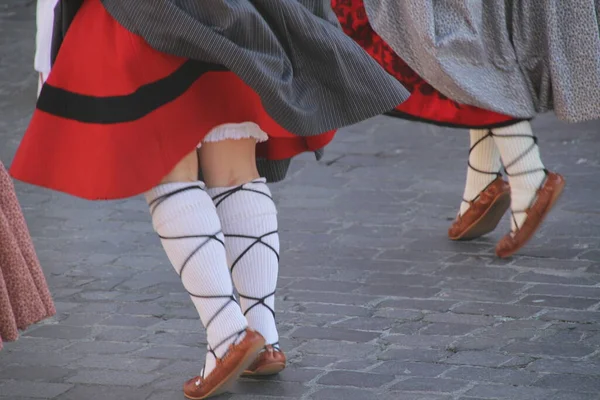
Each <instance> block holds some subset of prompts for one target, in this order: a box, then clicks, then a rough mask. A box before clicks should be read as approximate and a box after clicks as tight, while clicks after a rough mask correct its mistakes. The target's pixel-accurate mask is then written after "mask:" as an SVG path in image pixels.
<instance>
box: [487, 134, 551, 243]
mask: <svg viewBox="0 0 600 400" xmlns="http://www.w3.org/2000/svg"><path fill="white" fill-rule="evenodd" d="M490 133H491V135H492V136H493V137H495V138H507V139H511V138H513V139H514V138H531V140H532V143H531V146H529V147H528V148H527V150H525V151H524V152H523V153H521V154H519V156H518V157H517V158H515V159H514V160H512V161H511V162H509V163H506V164H505V165H504V173H505V174H506V175H507V176H508V177H509V178H510V177H511V176H512V177H515V176H523V175H528V174H533V173H536V172H544V174H545V175H546V176H548V173H549V171H548V170H547V169H546V168H534V169H530V170H527V171H521V172H517V173H510V172H508V169H509V168H510V167H512V166H514V165H515V164H516V163H518V162H519V161H521V160H522V159H523V158H525V157H526V156H527V155H528V154H529V153H531V152H532V151H533V150H534V149H535V148H536V146H537V144H538V138H537V136H535V135H527V134H520V133H514V134H509V135H495V134H493V133H492V132H491V131H490ZM544 181H545V180H544ZM544 181H542V185H543V184H544ZM540 187H541V186H540ZM538 189H539V188H538ZM536 197H537V195H536V196H534V197H533V198H532V199H531V201H530V202H529V205H528V206H527V207H526V208H525V209H522V210H513V209H512V208H511V210H510V214H511V218H512V220H513V222H514V224H515V227H516V229H517V231H518V230H519V229H520V227H519V224H518V223H517V219H516V218H515V214H524V213H526V212H527V210H528V209H529V208H530V207H531V205H532V204H533V203H534V202H535V199H536Z"/></svg>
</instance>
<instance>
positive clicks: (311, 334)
mask: <svg viewBox="0 0 600 400" xmlns="http://www.w3.org/2000/svg"><path fill="white" fill-rule="evenodd" d="M379 336H380V334H379V333H377V332H365V331H356V330H350V329H341V328H318V327H301V328H298V329H296V330H295V331H294V332H292V333H291V335H290V337H293V338H299V339H328V340H343V341H349V342H357V343H364V342H370V341H371V340H373V339H375V338H378V337H379Z"/></svg>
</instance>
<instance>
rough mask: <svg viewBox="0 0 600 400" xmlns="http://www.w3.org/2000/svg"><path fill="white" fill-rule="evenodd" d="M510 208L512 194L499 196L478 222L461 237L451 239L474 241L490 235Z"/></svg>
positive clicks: (469, 227)
mask: <svg viewBox="0 0 600 400" xmlns="http://www.w3.org/2000/svg"><path fill="white" fill-rule="evenodd" d="M509 207H510V193H508V192H505V193H502V194H500V195H498V196H497V197H496V198H495V199H494V201H493V202H492V203H491V204H490V206H489V207H488V209H487V210H486V211H485V212H484V213H483V214H482V215H481V217H479V219H478V220H477V221H475V222H473V223H472V224H471V225H469V226H468V227H467V229H465V230H464V231H462V232H461V233H460V235H457V236H453V237H450V240H457V241H458V240H464V241H466V240H473V239H477V238H479V237H481V236H483V235H486V234H488V233H490V232H491V231H493V230H494V229H496V227H497V226H498V224H499V223H500V220H501V219H502V217H503V216H504V214H506V211H507V210H508V209H509Z"/></svg>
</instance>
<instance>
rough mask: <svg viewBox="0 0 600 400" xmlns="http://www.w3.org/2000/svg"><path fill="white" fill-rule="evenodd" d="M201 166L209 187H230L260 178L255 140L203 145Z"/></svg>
mask: <svg viewBox="0 0 600 400" xmlns="http://www.w3.org/2000/svg"><path fill="white" fill-rule="evenodd" d="M200 165H201V168H202V174H203V176H204V181H205V183H206V185H207V186H208V187H230V186H237V185H241V184H243V183H246V182H249V181H251V180H253V179H256V178H258V177H259V174H258V171H257V169H256V141H255V139H240V140H223V141H220V142H209V143H203V144H202V147H201V148H200Z"/></svg>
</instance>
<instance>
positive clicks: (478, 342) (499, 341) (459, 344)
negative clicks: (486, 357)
mask: <svg viewBox="0 0 600 400" xmlns="http://www.w3.org/2000/svg"><path fill="white" fill-rule="evenodd" d="M512 340H513V338H508V337H482V336H475V337H472V336H467V337H462V338H459V339H457V340H456V341H455V342H454V343H453V344H452V348H453V349H454V350H456V351H459V352H461V351H470V350H493V349H495V350H498V349H500V348H501V347H503V346H506V345H507V344H508V343H510V342H512Z"/></svg>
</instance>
